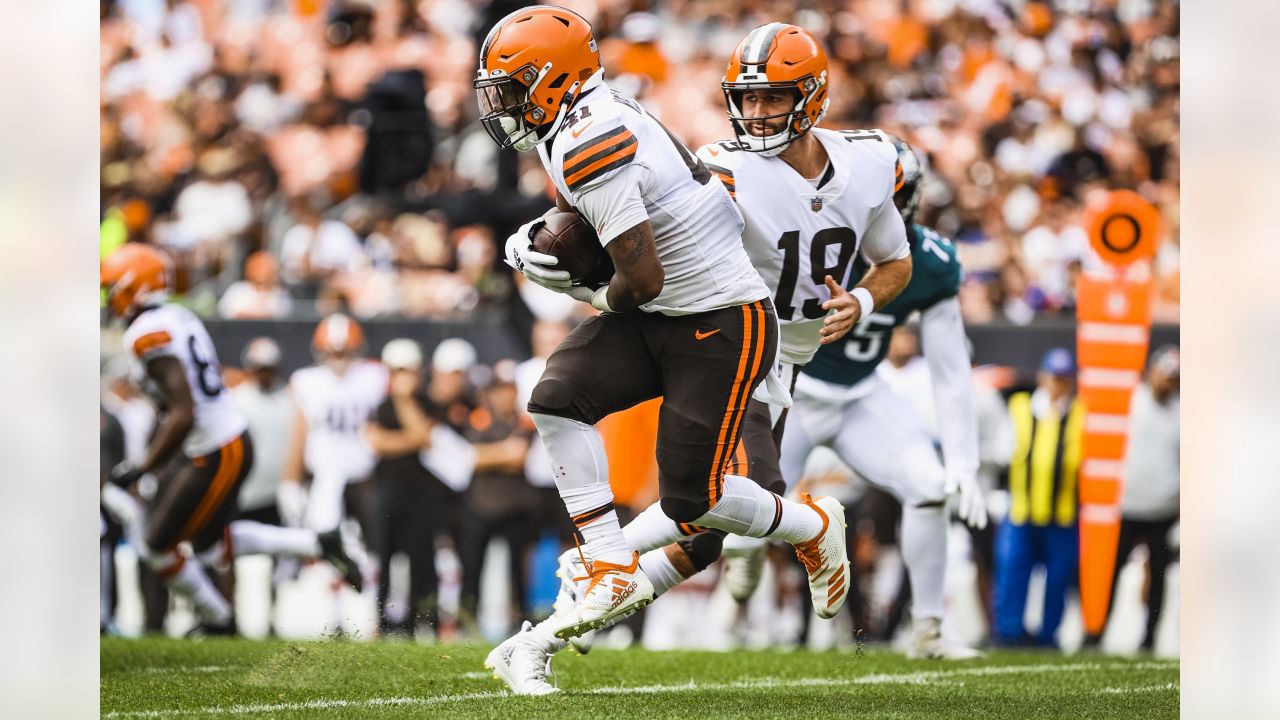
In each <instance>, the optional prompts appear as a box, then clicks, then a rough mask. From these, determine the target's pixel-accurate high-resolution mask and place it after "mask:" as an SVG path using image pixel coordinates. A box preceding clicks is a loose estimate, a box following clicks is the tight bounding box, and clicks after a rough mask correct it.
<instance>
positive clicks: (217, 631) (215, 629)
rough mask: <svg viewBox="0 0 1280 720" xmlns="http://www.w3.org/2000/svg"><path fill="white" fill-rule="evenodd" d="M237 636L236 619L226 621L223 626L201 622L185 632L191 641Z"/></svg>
mask: <svg viewBox="0 0 1280 720" xmlns="http://www.w3.org/2000/svg"><path fill="white" fill-rule="evenodd" d="M238 634H239V630H237V629H236V619H235V618H234V617H233V618H231V619H230V620H228V621H227V623H226V624H225V625H213V624H210V623H206V622H202V623H199V624H198V625H196V626H195V627H193V628H191V629H190V630H188V631H187V635H186V636H187V637H188V638H191V639H196V638H205V637H235V636H236V635H238Z"/></svg>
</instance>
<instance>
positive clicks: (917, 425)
mask: <svg viewBox="0 0 1280 720" xmlns="http://www.w3.org/2000/svg"><path fill="white" fill-rule="evenodd" d="M895 144H896V146H897V148H898V153H899V157H900V158H901V160H902V166H903V168H904V170H905V176H906V182H905V184H904V186H903V188H902V190H901V191H900V192H899V193H898V204H899V206H900V207H901V208H902V213H903V217H904V218H905V219H906V220H908V222H910V220H911V219H912V216H913V215H914V213H915V208H916V204H917V196H918V193H919V185H920V182H921V179H922V173H921V170H920V164H919V162H918V161H917V159H916V157H915V155H914V154H913V152H912V150H911V149H910V148H909V147H907V146H906V144H905V143H901V142H898V143H895ZM908 232H909V239H910V244H911V252H912V255H913V256H914V257H915V267H914V271H913V274H912V277H911V282H910V284H908V286H907V289H906V290H904V291H903V293H902V294H901V295H899V296H898V297H897V298H896V299H894V301H893V302H891V303H889V304H888V305H886V306H885V307H883V308H880V309H879V310H877V311H876V312H875V313H873V314H871V315H869V316H868V317H867V318H866V319H865V320H863V321H862V322H860V323H858V325H857V326H856V327H855V328H854V330H853V332H851V333H849V335H847V336H846V337H845V338H844V339H843V340H842V341H840V342H839V343H835V344H832V345H827V346H824V347H822V348H821V349H819V350H818V352H817V354H816V355H815V356H814V357H813V360H812V361H811V362H810V363H809V364H808V365H806V366H805V367H804V369H803V370H802V371H801V375H800V377H799V379H798V381H797V383H796V388H795V399H794V404H793V405H792V408H791V417H790V421H789V423H788V428H787V433H786V435H785V436H784V437H783V438H782V474H783V477H785V478H787V480H788V482H789V483H794V482H796V480H797V479H798V478H799V477H800V474H801V472H802V471H803V467H804V463H805V460H806V459H807V458H808V457H809V453H810V452H811V451H812V450H813V448H814V447H815V446H817V445H825V446H828V447H830V448H832V449H834V450H835V451H836V454H837V455H839V457H840V458H841V459H842V460H843V461H844V462H845V463H847V464H848V465H849V466H850V467H852V468H853V469H854V471H856V472H857V473H858V475H860V476H861V477H862V478H864V479H866V480H867V481H869V482H872V483H875V484H876V485H878V486H880V487H882V488H884V489H885V490H887V491H888V492H889V493H891V494H892V495H893V496H894V497H896V498H897V499H898V500H899V501H900V502H901V503H902V529H901V536H902V554H903V560H904V562H905V564H906V568H907V576H908V578H909V579H910V582H911V597H912V600H911V614H912V621H913V627H912V633H911V639H910V643H909V645H908V654H910V655H911V656H912V657H927V658H938V659H965V658H971V657H974V656H976V653H975V652H974V651H973V650H971V649H969V648H966V647H962V646H959V645H955V644H953V643H950V642H948V641H947V640H946V639H944V638H943V637H942V635H941V621H942V612H943V580H944V575H945V572H946V558H947V514H946V497H947V496H948V495H950V494H956V495H957V496H958V500H959V507H958V510H959V515H960V517H961V518H962V519H964V520H966V521H967V522H968V523H969V524H971V525H973V526H975V527H979V528H980V527H982V526H985V525H986V522H987V512H986V506H985V502H984V500H983V496H982V492H981V490H980V488H979V486H978V481H977V472H978V424H977V415H976V413H975V410H974V403H973V391H972V382H973V381H972V377H971V374H970V368H969V353H968V347H967V341H966V339H965V334H964V324H963V322H962V320H961V317H960V303H959V299H958V298H957V297H956V294H957V293H958V292H959V290H960V278H961V268H960V260H959V258H958V257H957V255H956V252H955V248H954V247H953V246H952V244H951V241H950V240H947V239H946V238H944V237H942V236H940V235H939V234H938V233H937V232H935V231H934V230H932V229H931V228H927V227H924V226H921V225H917V224H914V223H912V224H910V225H909V226H908ZM861 271H862V267H858V268H856V270H855V272H861ZM915 313H919V314H920V318H921V320H920V335H921V341H922V345H923V349H924V357H925V361H926V362H927V363H928V366H929V372H930V376H931V378H932V385H933V395H934V406H935V407H936V408H937V413H938V427H939V433H940V435H941V438H942V456H943V457H942V460H939V458H938V454H937V452H936V450H935V449H934V445H933V441H932V438H931V436H930V433H929V431H928V430H927V428H926V427H925V424H924V421H923V420H922V419H921V418H920V416H919V415H918V414H917V412H916V411H915V410H914V408H912V406H911V402H910V400H909V399H908V398H906V397H904V396H902V395H899V394H897V393H895V392H894V391H893V390H892V389H891V388H890V387H889V385H888V384H887V383H886V382H885V381H884V379H883V378H882V377H881V375H879V374H878V373H876V372H875V369H876V366H878V365H879V364H880V362H881V361H882V360H883V359H884V357H885V355H886V353H887V352H888V350H889V337H890V334H891V333H892V332H893V329H894V328H895V327H897V326H899V325H902V324H903V323H905V322H907V319H908V318H909V317H911V316H912V315H913V314H915ZM757 577H758V575H757Z"/></svg>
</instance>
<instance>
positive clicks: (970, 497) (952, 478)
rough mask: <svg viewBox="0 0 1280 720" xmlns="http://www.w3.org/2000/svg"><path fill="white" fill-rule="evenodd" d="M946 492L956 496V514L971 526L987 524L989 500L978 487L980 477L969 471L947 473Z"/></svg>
mask: <svg viewBox="0 0 1280 720" xmlns="http://www.w3.org/2000/svg"><path fill="white" fill-rule="evenodd" d="M946 493H947V495H948V496H950V495H955V496H956V514H958V515H959V516H960V519H961V520H963V521H965V523H967V524H968V525H969V527H971V528H976V529H978V530H981V529H982V528H984V527H986V526H987V501H986V499H985V498H984V497H983V496H982V489H981V488H979V487H978V478H976V477H974V476H973V475H972V474H967V473H947V484H946Z"/></svg>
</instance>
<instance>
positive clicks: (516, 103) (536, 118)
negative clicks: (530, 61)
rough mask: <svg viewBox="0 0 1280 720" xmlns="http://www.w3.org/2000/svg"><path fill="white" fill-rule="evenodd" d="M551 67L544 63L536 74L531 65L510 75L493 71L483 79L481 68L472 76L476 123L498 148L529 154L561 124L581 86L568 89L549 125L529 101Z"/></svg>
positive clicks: (544, 114)
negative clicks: (474, 77) (477, 117)
mask: <svg viewBox="0 0 1280 720" xmlns="http://www.w3.org/2000/svg"><path fill="white" fill-rule="evenodd" d="M551 67H552V65H551V63H547V64H546V65H543V66H542V69H541V70H537V69H535V68H534V66H533V65H525V66H524V67H522V68H520V69H519V70H516V71H515V73H513V74H511V75H507V74H506V73H505V72H503V71H501V70H494V71H493V72H494V73H495V74H493V75H488V76H486V75H485V74H484V73H485V71H484V69H483V68H481V69H480V70H479V71H478V72H477V73H476V80H475V83H474V86H475V90H476V100H477V101H478V102H479V104H480V113H481V116H480V123H481V124H482V125H484V129H485V131H486V132H488V133H489V137H491V138H493V141H494V142H496V143H497V144H498V147H500V148H504V149H505V148H515V149H516V151H518V152H525V151H527V150H532V149H533V148H534V147H536V146H537V145H538V144H539V143H541V142H543V141H545V140H546V139H547V138H549V137H551V136H552V135H554V134H555V131H556V130H557V129H558V128H559V127H560V124H561V123H562V122H564V117H565V112H564V109H565V107H566V106H568V105H570V104H572V103H573V100H574V98H575V97H576V96H577V90H578V87H579V86H580V85H581V83H579V82H575V83H573V85H572V86H570V87H569V89H568V90H567V91H566V92H565V94H564V96H563V98H562V100H561V102H560V107H559V109H558V110H557V112H556V116H555V118H554V119H553V120H552V121H551V122H549V123H548V122H547V121H546V111H545V110H543V109H542V108H541V107H538V106H537V105H536V104H534V103H533V101H532V100H530V98H531V97H532V96H533V93H534V92H535V91H539V90H538V86H539V85H540V84H541V83H542V81H543V80H544V79H545V78H546V77H547V76H548V74H549V73H550V72H551Z"/></svg>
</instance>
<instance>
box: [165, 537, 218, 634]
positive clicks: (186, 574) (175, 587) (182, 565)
mask: <svg viewBox="0 0 1280 720" xmlns="http://www.w3.org/2000/svg"><path fill="white" fill-rule="evenodd" d="M145 557H146V561H147V565H149V566H150V567H151V569H152V570H154V571H155V573H156V574H157V575H158V576H160V578H161V579H162V580H163V581H164V584H165V585H166V586H168V588H169V589H170V590H172V591H174V592H176V593H178V594H179V595H181V596H183V597H185V598H187V599H188V600H190V601H191V604H192V605H194V606H195V609H196V614H197V615H199V616H200V619H201V620H203V621H205V622H207V623H209V624H211V625H226V624H227V623H228V622H231V604H230V603H228V602H227V599H226V598H224V597H222V593H220V592H218V588H217V587H215V586H214V584H213V581H212V580H210V579H209V576H208V575H207V574H205V571H204V567H203V566H202V565H201V564H200V563H199V562H198V561H197V560H196V559H195V558H192V557H187V556H185V555H180V554H178V553H177V552H176V551H174V552H168V553H148V554H147V555H146V556H145Z"/></svg>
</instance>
